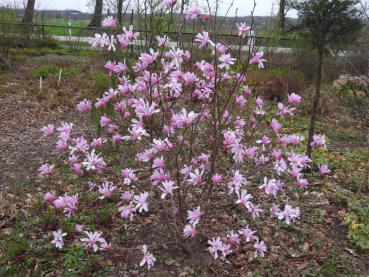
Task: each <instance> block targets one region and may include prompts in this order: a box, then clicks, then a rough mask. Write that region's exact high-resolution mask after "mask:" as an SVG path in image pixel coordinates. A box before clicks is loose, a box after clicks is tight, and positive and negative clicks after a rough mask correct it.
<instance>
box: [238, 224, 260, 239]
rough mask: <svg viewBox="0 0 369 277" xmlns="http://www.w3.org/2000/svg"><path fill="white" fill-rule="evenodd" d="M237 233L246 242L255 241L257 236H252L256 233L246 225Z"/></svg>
mask: <svg viewBox="0 0 369 277" xmlns="http://www.w3.org/2000/svg"><path fill="white" fill-rule="evenodd" d="M238 233H239V234H240V235H242V236H243V237H244V238H245V240H246V242H249V241H251V240H255V239H256V238H257V236H254V234H255V233H256V231H253V230H252V229H251V228H250V227H249V225H246V226H245V227H244V228H243V229H241V230H240V231H238Z"/></svg>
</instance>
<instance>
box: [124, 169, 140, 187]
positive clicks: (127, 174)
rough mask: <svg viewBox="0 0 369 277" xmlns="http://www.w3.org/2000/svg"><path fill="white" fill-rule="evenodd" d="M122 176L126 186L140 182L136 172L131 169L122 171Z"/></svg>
mask: <svg viewBox="0 0 369 277" xmlns="http://www.w3.org/2000/svg"><path fill="white" fill-rule="evenodd" d="M122 175H123V178H124V184H126V185H130V184H131V182H136V181H137V180H138V177H137V176H136V174H135V172H134V170H132V169H130V168H125V169H123V170H122Z"/></svg>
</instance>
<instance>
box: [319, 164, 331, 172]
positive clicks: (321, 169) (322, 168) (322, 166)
mask: <svg viewBox="0 0 369 277" xmlns="http://www.w3.org/2000/svg"><path fill="white" fill-rule="evenodd" d="M318 167H319V173H320V174H329V173H330V172H331V170H330V169H329V168H328V166H327V165H325V164H322V165H319V166H318Z"/></svg>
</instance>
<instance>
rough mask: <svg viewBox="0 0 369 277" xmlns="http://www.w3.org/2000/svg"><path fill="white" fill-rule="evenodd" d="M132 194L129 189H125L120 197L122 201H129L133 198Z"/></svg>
mask: <svg viewBox="0 0 369 277" xmlns="http://www.w3.org/2000/svg"><path fill="white" fill-rule="evenodd" d="M133 196H134V193H132V192H131V191H125V192H123V193H122V195H121V196H120V199H121V200H123V201H131V200H132V199H133Z"/></svg>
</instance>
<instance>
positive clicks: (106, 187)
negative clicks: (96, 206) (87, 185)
mask: <svg viewBox="0 0 369 277" xmlns="http://www.w3.org/2000/svg"><path fill="white" fill-rule="evenodd" d="M116 188H117V187H116V186H114V185H113V183H103V184H102V185H101V186H99V193H100V194H101V196H99V197H98V198H99V199H104V198H110V197H111V195H112V193H113V191H114V190H115V189H116Z"/></svg>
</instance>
